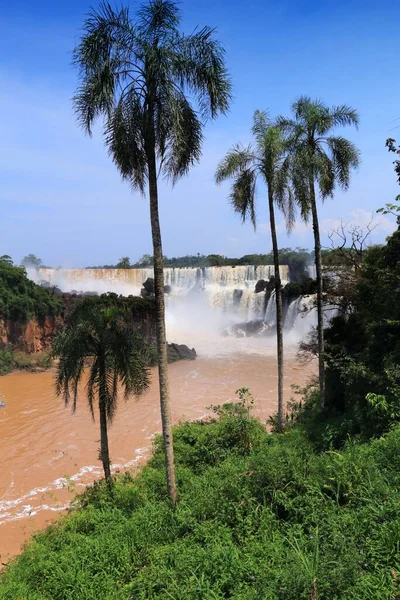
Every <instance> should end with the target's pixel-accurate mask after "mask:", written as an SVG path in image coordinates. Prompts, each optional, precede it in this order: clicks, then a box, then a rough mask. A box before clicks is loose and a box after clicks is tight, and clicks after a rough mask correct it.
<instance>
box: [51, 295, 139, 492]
mask: <svg viewBox="0 0 400 600" xmlns="http://www.w3.org/2000/svg"><path fill="white" fill-rule="evenodd" d="M96 300H97V299H96ZM54 354H55V356H58V357H59V362H58V366H57V374H56V392H57V395H62V396H63V398H64V401H65V405H66V406H68V405H69V404H72V409H73V411H75V409H76V404H77V399H78V386H79V383H80V382H81V380H82V378H83V376H84V373H85V366H86V365H87V364H88V362H89V366H88V369H87V370H88V380H87V384H86V396H87V401H88V404H89V408H90V411H91V413H92V416H93V418H94V412H95V402H97V403H98V408H99V415H100V458H101V461H102V463H103V469H104V475H105V478H106V480H107V482H111V470H110V452H109V447H108V424H109V423H111V421H112V419H113V417H114V415H115V411H116V409H117V401H118V386H119V385H122V388H123V390H124V395H125V398H128V397H129V396H130V395H132V394H133V395H137V396H138V395H140V394H142V393H143V392H144V391H145V390H146V389H147V387H148V385H149V369H148V367H147V360H146V359H147V356H146V347H145V346H144V342H143V340H142V339H141V338H140V337H139V336H138V335H137V333H136V332H134V330H133V329H132V327H130V326H129V324H128V319H127V317H125V316H124V314H123V312H121V309H120V308H118V307H117V306H110V305H108V306H106V305H102V304H101V303H99V302H97V301H93V299H92V298H90V299H89V298H88V299H86V300H84V301H82V302H81V303H80V304H79V305H78V307H77V308H76V309H75V311H74V313H73V315H72V316H71V320H70V323H69V325H68V327H67V328H66V329H65V330H64V331H63V332H61V333H59V334H58V336H57V337H56V339H55V341H54Z"/></svg>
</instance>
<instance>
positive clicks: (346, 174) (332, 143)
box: [326, 136, 360, 190]
mask: <svg viewBox="0 0 400 600" xmlns="http://www.w3.org/2000/svg"><path fill="white" fill-rule="evenodd" d="M326 142H327V144H328V147H329V148H330V151H331V154H332V163H333V169H334V173H335V178H336V180H337V182H338V183H339V185H340V187H342V188H343V189H344V190H347V189H348V187H349V185H350V173H351V170H352V169H357V168H358V166H359V164H360V152H359V150H358V149H357V148H356V146H355V145H354V144H353V143H352V142H350V141H349V140H347V139H346V138H344V137H340V136H335V137H329V138H327V140H326Z"/></svg>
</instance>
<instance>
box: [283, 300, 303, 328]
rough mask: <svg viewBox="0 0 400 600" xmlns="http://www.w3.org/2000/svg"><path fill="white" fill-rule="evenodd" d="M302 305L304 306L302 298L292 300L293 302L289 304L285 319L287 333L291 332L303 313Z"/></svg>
mask: <svg viewBox="0 0 400 600" xmlns="http://www.w3.org/2000/svg"><path fill="white" fill-rule="evenodd" d="M301 304H302V297H301V296H300V297H299V298H296V300H292V302H291V303H290V304H289V308H288V310H287V313H286V318H285V329H286V330H287V331H290V330H291V329H292V328H293V326H294V324H295V322H296V318H297V316H298V315H299V313H300V311H301Z"/></svg>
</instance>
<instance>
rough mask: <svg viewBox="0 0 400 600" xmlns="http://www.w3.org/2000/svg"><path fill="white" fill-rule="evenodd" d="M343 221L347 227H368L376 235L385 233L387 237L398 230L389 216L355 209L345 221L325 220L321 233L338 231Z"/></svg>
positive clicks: (322, 223)
mask: <svg viewBox="0 0 400 600" xmlns="http://www.w3.org/2000/svg"><path fill="white" fill-rule="evenodd" d="M342 221H343V222H344V223H347V227H352V226H353V227H354V226H356V227H361V228H366V226H367V225H368V226H370V227H372V228H373V230H374V232H375V233H383V234H386V235H389V234H391V233H393V232H394V231H395V230H396V229H397V225H396V223H395V222H394V221H392V220H391V219H389V218H388V217H387V216H385V215H377V214H376V213H372V212H369V211H367V210H364V209H363V208H355V209H354V210H351V211H350V212H349V213H348V214H347V216H346V217H344V218H343V219H323V221H321V232H322V233H326V234H327V233H329V232H330V231H333V230H335V229H337V228H338V227H339V226H340V224H341V222H342Z"/></svg>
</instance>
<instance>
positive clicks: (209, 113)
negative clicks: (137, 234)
mask: <svg viewBox="0 0 400 600" xmlns="http://www.w3.org/2000/svg"><path fill="white" fill-rule="evenodd" d="M180 22H181V16H180V11H179V9H178V6H177V4H176V3H175V2H174V1H173V0H151V1H150V2H149V3H148V4H146V5H144V6H143V7H142V8H141V9H140V10H139V11H138V13H137V18H136V20H133V19H132V18H131V16H130V13H129V9H128V8H120V9H118V10H114V9H112V8H111V6H110V5H109V4H102V5H101V6H100V8H99V9H98V10H96V11H92V12H91V13H90V15H89V17H88V18H87V19H86V21H85V23H84V34H83V36H82V38H81V40H80V43H79V45H78V46H77V47H76V49H75V51H74V62H75V64H76V65H77V67H78V68H79V79H80V85H79V87H78V89H77V92H76V94H75V97H74V106H75V110H76V113H77V115H78V118H79V120H80V123H81V125H82V126H83V128H84V129H85V131H86V132H87V133H88V134H91V132H92V126H93V123H94V121H95V120H96V118H97V117H100V116H101V117H103V123H104V134H105V142H106V145H107V147H108V150H109V153H110V155H111V157H112V159H113V161H114V162H115V164H116V165H117V167H118V169H119V171H120V173H121V175H122V177H123V178H124V179H127V180H128V181H129V182H130V183H131V185H132V187H133V189H137V190H139V191H140V192H141V193H142V194H144V193H145V188H146V186H147V187H148V193H149V199H150V220H151V231H152V239H153V254H154V279H155V304H156V326H157V349H158V372H159V384H160V403H161V420H162V429H163V438H164V449H165V460H166V469H167V484H168V492H169V496H170V498H171V500H172V502H173V503H175V502H176V498H177V496H176V484H175V468H174V455H173V440H172V425H171V414H170V401H169V388H168V365H167V345H166V331H165V303H164V274H163V253H162V243H161V229H160V221H159V213H158V177H159V176H160V175H164V176H166V177H168V178H170V179H171V181H172V182H173V183H175V182H176V181H177V180H178V179H179V178H180V177H182V176H183V175H185V174H187V172H188V171H189V168H190V167H191V166H192V165H193V164H194V163H195V162H197V161H198V160H199V158H200V155H201V144H202V140H203V135H202V129H203V123H204V122H205V120H206V119H207V118H208V117H211V118H215V117H217V115H218V114H219V113H225V112H226V111H227V109H228V104H229V100H230V91H231V86H230V81H229V78H228V75H227V71H226V68H225V62H224V50H223V49H222V47H221V46H220V44H219V42H218V41H217V40H216V39H215V38H214V36H213V33H214V32H213V30H212V29H211V28H210V27H203V28H202V29H198V30H196V31H195V32H194V33H192V34H191V35H183V34H181V33H180V31H179V26H180ZM189 97H190V98H193V99H194V101H195V104H192V103H191V100H190V99H189Z"/></svg>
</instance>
